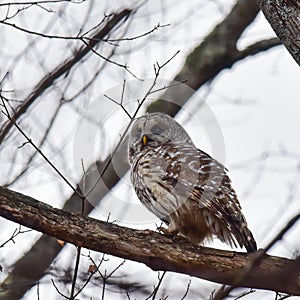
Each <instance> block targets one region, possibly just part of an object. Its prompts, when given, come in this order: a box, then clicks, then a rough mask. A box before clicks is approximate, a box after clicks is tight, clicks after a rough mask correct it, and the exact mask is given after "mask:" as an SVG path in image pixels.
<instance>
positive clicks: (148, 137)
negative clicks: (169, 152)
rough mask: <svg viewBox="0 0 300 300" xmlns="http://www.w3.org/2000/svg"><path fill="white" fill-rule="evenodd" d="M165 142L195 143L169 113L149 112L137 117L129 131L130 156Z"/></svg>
mask: <svg viewBox="0 0 300 300" xmlns="http://www.w3.org/2000/svg"><path fill="white" fill-rule="evenodd" d="M165 143H172V144H180V143H184V144H185V145H187V144H191V145H194V144H193V142H192V140H191V139H190V137H189V136H188V134H187V132H186V131H185V130H184V128H183V127H182V126H181V125H180V124H178V123H177V122H176V121H175V120H174V119H173V118H171V117H170V116H168V115H167V114H164V113H160V112H156V113H147V114H146V115H144V116H142V117H140V118H138V119H136V120H135V121H134V123H133V124H132V127H131V130H130V133H129V156H133V155H135V154H137V153H139V152H140V151H141V150H142V149H144V148H145V147H158V146H160V145H163V144H165Z"/></svg>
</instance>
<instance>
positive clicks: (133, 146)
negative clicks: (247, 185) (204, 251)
mask: <svg viewBox="0 0 300 300" xmlns="http://www.w3.org/2000/svg"><path fill="white" fill-rule="evenodd" d="M129 160H130V163H131V181H132V183H133V186H134V189H135V191H136V193H137V195H138V198H139V199H140V201H141V202H142V204H144V205H145V206H146V207H147V208H148V209H149V210H150V211H151V212H152V213H153V214H155V215H156V216H157V217H159V218H160V219H161V220H162V221H163V222H165V223H166V224H167V225H168V228H167V229H165V230H164V232H166V233H168V234H172V235H176V234H181V235H183V236H184V237H186V238H187V239H188V240H190V241H191V242H193V243H201V242H203V241H204V240H205V239H212V238H213V237H214V236H216V237H217V238H219V239H220V240H221V241H222V242H225V243H227V244H229V245H230V246H235V247H236V246H237V244H238V245H239V246H240V247H243V246H244V247H245V248H246V249H247V251H248V252H253V251H255V250H256V249H257V247H256V242H255V240H254V238H253V235H252V233H251V231H250V230H249V229H248V227H247V223H246V220H245V217H244V215H243V214H242V211H241V206H240V203H239V201H238V199H237V195H236V193H235V191H234V190H233V188H232V186H231V181H230V179H229V177H228V175H227V170H226V168H225V167H224V166H223V165H222V164H221V163H219V162H218V161H217V160H215V159H213V158H212V157H210V156H209V155H208V154H206V153H205V152H203V151H201V150H199V149H197V148H196V147H195V145H194V144H193V142H192V140H191V139H190V137H189V135H188V134H187V132H186V131H185V130H184V128H183V127H182V126H181V125H180V124H178V123H177V122H176V121H175V120H174V119H173V118H171V117H170V116H168V115H166V114H163V113H150V114H146V115H144V116H142V117H140V118H138V119H137V120H135V121H134V123H133V125H132V128H131V131H130V136H129Z"/></svg>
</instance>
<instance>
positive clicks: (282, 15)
mask: <svg viewBox="0 0 300 300" xmlns="http://www.w3.org/2000/svg"><path fill="white" fill-rule="evenodd" d="M257 3H258V5H259V7H260V8H261V10H262V11H263V13H264V15H265V17H266V19H267V20H268V22H269V23H270V25H271V26H272V28H273V30H274V31H275V33H276V35H277V36H278V37H279V39H280V40H281V42H282V44H283V45H284V46H285V47H286V49H287V50H288V51H289V52H290V54H291V55H292V56H293V58H294V59H295V61H296V62H297V63H298V65H299V66H300V2H299V0H268V1H266V0H257Z"/></svg>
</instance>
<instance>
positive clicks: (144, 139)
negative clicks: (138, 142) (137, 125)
mask: <svg viewBox="0 0 300 300" xmlns="http://www.w3.org/2000/svg"><path fill="white" fill-rule="evenodd" d="M147 141H148V138H147V136H146V135H145V134H144V135H143V143H144V145H145V146H146V145H147Z"/></svg>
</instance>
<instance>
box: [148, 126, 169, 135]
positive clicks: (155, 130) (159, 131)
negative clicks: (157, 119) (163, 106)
mask: <svg viewBox="0 0 300 300" xmlns="http://www.w3.org/2000/svg"><path fill="white" fill-rule="evenodd" d="M165 130H166V128H163V127H161V126H159V125H153V126H152V127H151V133H153V134H155V135H160V134H162V133H163V132H164V131H165Z"/></svg>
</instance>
